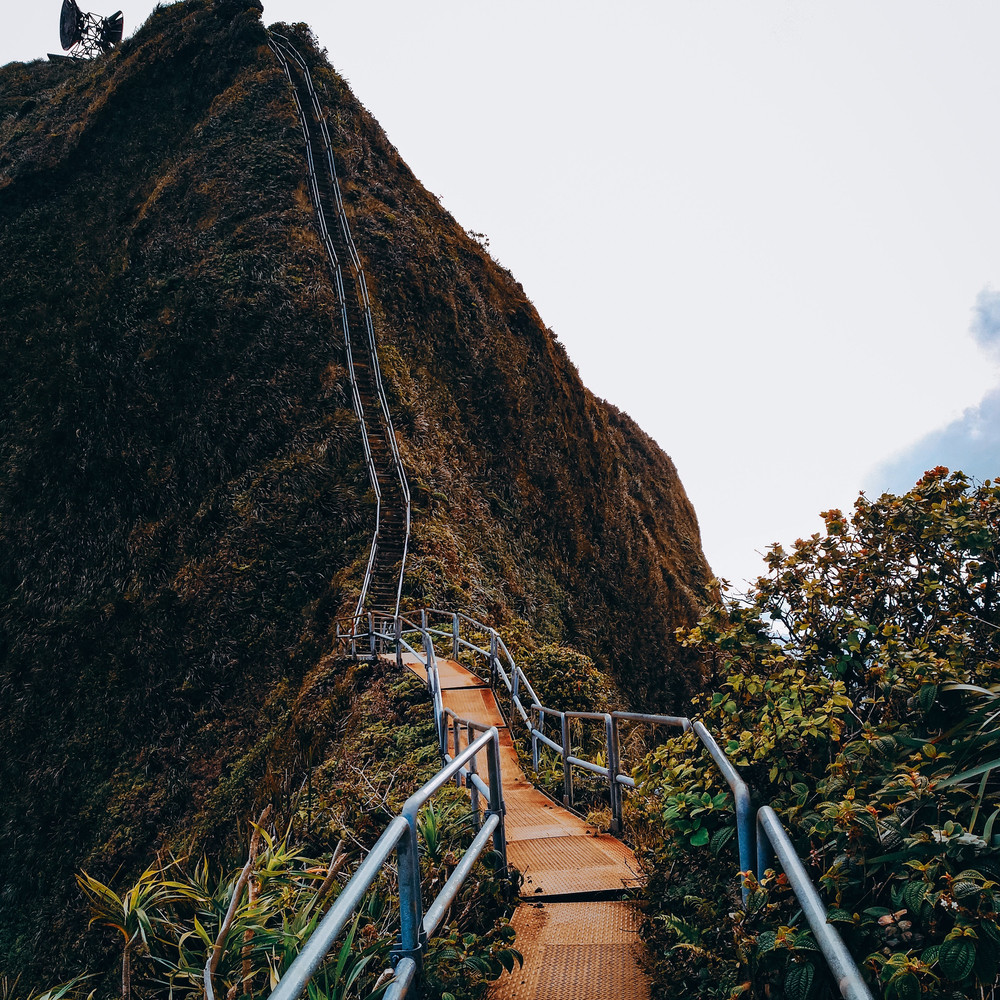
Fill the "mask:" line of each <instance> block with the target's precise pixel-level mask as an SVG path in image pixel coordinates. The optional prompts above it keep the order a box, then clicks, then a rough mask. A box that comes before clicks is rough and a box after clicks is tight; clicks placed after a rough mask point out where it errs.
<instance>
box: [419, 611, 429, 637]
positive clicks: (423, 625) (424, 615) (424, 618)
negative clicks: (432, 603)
mask: <svg viewBox="0 0 1000 1000" xmlns="http://www.w3.org/2000/svg"><path fill="white" fill-rule="evenodd" d="M420 627H421V629H423V630H424V631H425V632H426V631H427V609H426V608H421V609H420Z"/></svg>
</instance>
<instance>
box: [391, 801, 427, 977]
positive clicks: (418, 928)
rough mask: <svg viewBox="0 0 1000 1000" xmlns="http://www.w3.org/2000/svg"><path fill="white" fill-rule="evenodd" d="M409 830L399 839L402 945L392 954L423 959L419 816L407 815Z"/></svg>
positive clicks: (400, 928) (400, 931) (400, 932)
mask: <svg viewBox="0 0 1000 1000" xmlns="http://www.w3.org/2000/svg"><path fill="white" fill-rule="evenodd" d="M406 822H407V826H408V830H407V832H406V835H405V836H404V837H403V838H402V839H401V840H400V842H399V849H398V850H397V852H396V858H397V861H398V863H399V945H398V946H397V947H396V948H394V949H393V956H394V957H395V958H396V960H397V961H398V960H399V959H401V958H412V959H413V960H414V961H416V962H417V963H418V964H419V963H420V958H421V950H422V948H423V945H424V944H425V943H426V942H425V941H424V940H422V938H423V905H422V903H421V900H420V854H419V851H418V848H417V817H416V814H415V813H414V814H413V815H408V816H406Z"/></svg>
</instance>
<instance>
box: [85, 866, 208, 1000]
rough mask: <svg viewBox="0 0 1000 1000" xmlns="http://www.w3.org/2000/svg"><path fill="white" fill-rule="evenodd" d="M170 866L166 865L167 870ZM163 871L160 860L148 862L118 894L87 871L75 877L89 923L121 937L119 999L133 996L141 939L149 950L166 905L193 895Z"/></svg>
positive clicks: (188, 886)
mask: <svg viewBox="0 0 1000 1000" xmlns="http://www.w3.org/2000/svg"><path fill="white" fill-rule="evenodd" d="M173 865H174V863H171V865H169V866H167V867H168V869H169V868H170V867H173ZM164 874H165V870H164V869H163V868H162V867H161V866H160V864H159V863H157V864H153V865H150V866H149V867H148V868H147V869H146V870H145V871H144V872H143V873H142V874H141V875H140V876H139V878H138V880H137V881H136V882H135V884H134V885H133V886H132V887H131V888H130V889H126V890H125V892H124V893H122V894H121V895H119V894H118V893H117V892H115V891H114V890H113V889H111V888H110V886H107V885H105V884H104V883H103V882H100V881H98V880H97V879H96V878H93V877H91V876H90V875H88V874H87V873H86V872H81V873H80V874H79V875H78V876H77V884H78V885H79V886H80V888H81V889H82V890H83V893H84V895H85V896H86V897H87V901H88V902H89V903H90V908H91V913H92V916H91V919H90V925H91V926H93V925H94V924H95V923H99V924H102V925H103V926H105V927H110V928H112V929H113V930H116V931H118V932H119V933H120V934H121V936H122V979H121V982H122V1000H131V997H132V953H133V950H134V949H135V947H136V945H137V943H139V942H140V941H141V943H142V945H143V946H145V948H147V949H148V948H149V945H150V942H152V941H153V940H154V939H155V938H154V935H155V932H156V929H157V924H158V923H159V922H161V921H162V919H163V917H162V914H163V912H164V911H165V910H166V908H167V907H168V906H169V905H170V904H172V903H176V902H179V901H180V900H183V899H194V898H196V896H195V891H194V889H193V888H192V887H191V886H190V885H187V884H185V883H183V882H180V881H177V880H175V879H168V878H164V877H163V876H164Z"/></svg>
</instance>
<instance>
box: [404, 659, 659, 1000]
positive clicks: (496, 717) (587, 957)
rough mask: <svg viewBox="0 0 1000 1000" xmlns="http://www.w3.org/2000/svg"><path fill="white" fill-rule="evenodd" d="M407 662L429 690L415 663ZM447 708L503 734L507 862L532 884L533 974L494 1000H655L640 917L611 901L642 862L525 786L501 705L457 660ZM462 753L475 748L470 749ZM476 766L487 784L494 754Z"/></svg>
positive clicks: (450, 672) (516, 976)
mask: <svg viewBox="0 0 1000 1000" xmlns="http://www.w3.org/2000/svg"><path fill="white" fill-rule="evenodd" d="M403 662H404V663H405V664H406V665H407V666H408V667H410V669H412V670H414V671H415V672H416V673H417V674H418V675H419V676H420V677H421V678H422V679H425V680H426V672H425V670H424V668H423V665H422V664H420V663H419V661H418V660H417V658H416V657H414V656H412V655H404V657H403ZM438 674H439V676H440V678H441V689H442V690H441V694H442V699H443V701H444V705H445V708H449V709H451V710H452V711H453V712H455V713H456V714H457V715H460V716H462V717H464V718H467V719H473V720H474V721H476V722H479V723H481V724H483V725H491V726H496V727H497V730H498V731H499V733H500V770H501V776H502V781H503V795H504V802H505V804H506V807H507V811H506V815H505V825H506V833H507V856H508V858H509V860H510V862H511V864H513V865H515V866H516V867H517V868H518V869H519V870H520V871H521V872H522V873H523V874H524V885H523V887H522V889H521V897H522V900H523V902H522V904H521V905H520V906H519V907H518V908H517V910H516V911H515V913H514V918H513V924H514V928H515V929H516V931H517V941H516V944H515V947H516V948H517V949H518V950H519V951H520V952H521V953H522V954H523V955H524V967H523V968H521V969H517V968H515V970H514V972H513V973H504V975H503V977H502V978H501V979H500V980H498V981H497V982H496V983H495V984H494V985H493V987H492V989H491V992H490V996H491V997H492V998H493V1000H527V998H531V1000H605V998H606V1000H647V998H648V997H649V981H648V979H647V977H646V975H645V974H644V973H643V971H642V969H641V966H640V957H641V950H642V947H641V941H640V938H639V930H638V916H637V913H636V910H635V907H634V906H633V905H632V904H631V903H629V902H625V901H620V900H615V899H607V898H606V897H607V896H609V895H617V894H619V893H621V892H622V891H623V890H625V889H629V888H633V887H635V886H637V885H639V883H640V881H641V879H640V875H639V869H638V865H637V864H636V860H635V855H634V854H633V853H632V851H631V850H630V849H629V848H628V847H627V846H626V845H625V844H623V843H622V842H621V841H620V840H618V839H617V838H616V837H612V836H611V835H610V834H606V833H602V832H601V831H600V830H598V829H596V828H595V827H593V826H591V825H590V824H588V823H587V822H586V821H584V820H583V819H581V818H580V817H579V816H576V815H574V814H573V813H571V812H570V811H569V810H568V809H564V808H563V807H562V806H560V805H557V804H556V803H555V802H553V801H552V800H551V799H550V798H548V797H547V796H546V795H544V794H542V793H541V792H540V791H538V789H537V788H535V786H534V785H532V784H531V782H529V781H528V780H527V778H526V777H525V776H524V772H523V771H522V770H521V765H520V762H519V761H518V757H517V751H516V750H515V749H514V744H513V741H512V740H511V737H510V732H509V731H508V729H507V726H506V725H505V723H504V721H503V718H502V716H501V715H500V710H499V708H498V707H497V703H496V699H495V698H494V696H493V692H492V691H491V690H490V688H489V687H488V685H486V684H484V683H483V681H482V679H481V678H479V677H476V675H475V674H473V673H471V672H470V671H468V670H466V668H465V667H463V666H462V665H461V664H459V663H456V662H455V661H454V660H445V659H439V660H438ZM462 745H463V746H465V745H466V741H465V739H464V734H463V739H462ZM480 758H482V759H477V767H478V769H479V771H480V773H481V774H482V775H483V777H484V779H485V777H486V773H487V767H486V760H485V754H481V755H480Z"/></svg>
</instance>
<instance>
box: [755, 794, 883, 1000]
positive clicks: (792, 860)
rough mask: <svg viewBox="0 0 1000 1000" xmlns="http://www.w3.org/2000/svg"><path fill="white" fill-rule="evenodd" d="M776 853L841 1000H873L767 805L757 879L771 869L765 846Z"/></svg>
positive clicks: (760, 823)
mask: <svg viewBox="0 0 1000 1000" xmlns="http://www.w3.org/2000/svg"><path fill="white" fill-rule="evenodd" d="M765 845H767V846H770V848H771V849H772V850H773V851H774V852H775V853H776V854H777V856H778V859H779V860H780V861H781V866H782V868H784V870H785V875H786V876H787V877H788V884H789V886H790V887H791V889H792V892H793V893H794V894H795V898H796V899H797V900H798V901H799V905H800V906H801V907H802V914H803V916H804V917H805V918H806V922H807V923H808V924H809V928H810V929H811V930H812V932H813V936H814V937H815V938H816V943H817V944H818V945H819V949H820V951H821V952H822V953H823V958H825V959H826V964H827V966H828V968H829V969H830V972H831V973H832V975H833V978H834V980H835V981H836V983H837V988H838V989H839V990H840V995H841V996H842V997H843V998H844V1000H873V997H872V994H871V991H870V990H869V989H868V986H867V984H866V983H865V981H864V979H863V978H862V976H861V973H860V972H859V971H858V967H857V965H856V964H855V962H854V959H853V958H852V957H851V953H850V952H849V951H848V950H847V947H846V945H845V944H844V941H843V938H841V936H840V932H839V931H838V930H837V928H836V927H834V926H833V924H831V923H829V922H828V921H827V919H826V906H825V905H824V904H823V900H822V899H821V898H820V895H819V893H818V892H817V891H816V887H815V886H814V885H813V884H812V881H811V880H810V879H809V875H808V873H807V872H806V868H805V865H803V864H802V860H801V858H799V856H798V855H797V854H796V853H795V847H794V846H793V845H792V841H791V839H790V838H789V836H788V834H787V832H786V831H785V828H784V827H783V826H782V825H781V820H780V819H779V818H778V814H777V813H776V812H775V811H774V810H773V809H772V808H771V807H770V806H761V807H760V809H758V810H757V869H758V877H761V876H762V875H763V874H764V871H765V870H766V869H767V868H768V867H770V864H769V857H768V853H769V852H768V850H767V846H765Z"/></svg>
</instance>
